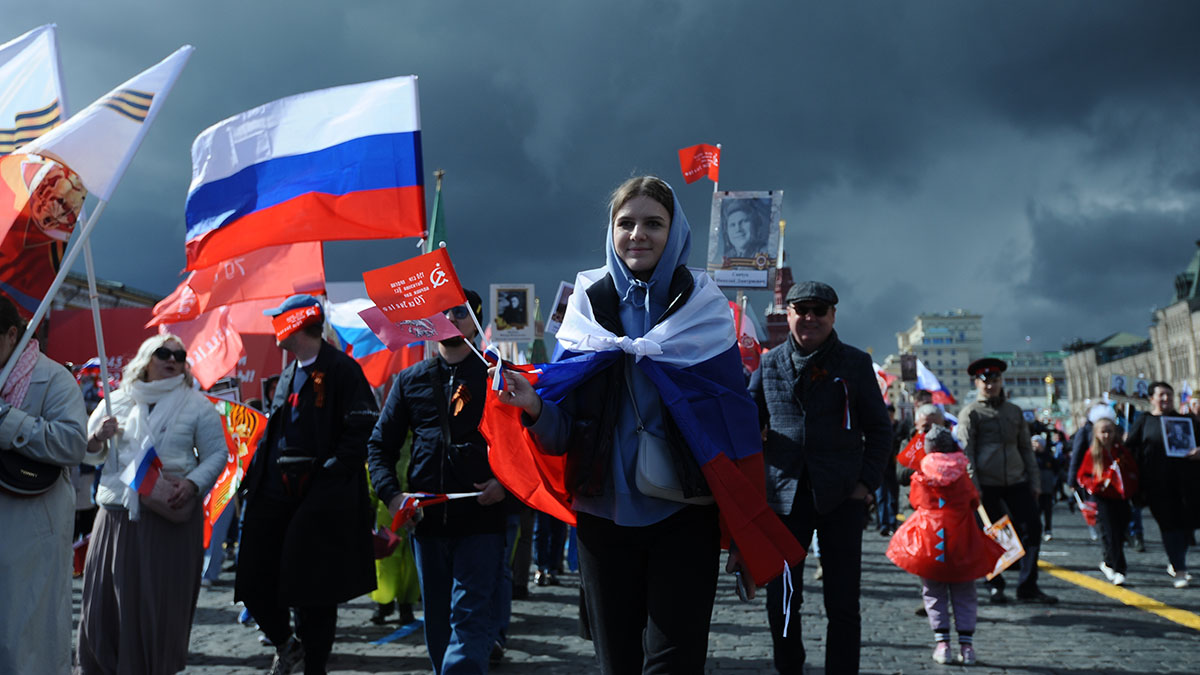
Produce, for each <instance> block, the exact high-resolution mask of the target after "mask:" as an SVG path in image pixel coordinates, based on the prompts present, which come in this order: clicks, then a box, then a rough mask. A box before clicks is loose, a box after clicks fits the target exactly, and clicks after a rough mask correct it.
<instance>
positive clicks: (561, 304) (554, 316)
mask: <svg viewBox="0 0 1200 675" xmlns="http://www.w3.org/2000/svg"><path fill="white" fill-rule="evenodd" d="M574 292H575V284H573V283H570V282H568V281H560V282H558V293H555V294H554V309H553V310H552V311H551V312H550V320H549V321H547V322H546V332H547V333H557V332H558V329H559V328H561V327H562V320H563V317H564V316H566V315H567V301H568V300H570V299H571V294H572V293H574Z"/></svg>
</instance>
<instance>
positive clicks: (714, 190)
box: [713, 143, 721, 195]
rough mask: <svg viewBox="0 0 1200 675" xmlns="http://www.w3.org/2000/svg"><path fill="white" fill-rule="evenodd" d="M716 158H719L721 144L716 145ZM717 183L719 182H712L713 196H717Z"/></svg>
mask: <svg viewBox="0 0 1200 675" xmlns="http://www.w3.org/2000/svg"><path fill="white" fill-rule="evenodd" d="M717 156H718V157H720V156H721V144H720V143H717ZM718 161H719V160H718ZM719 182H720V181H719V180H714V181H713V194H714V195H715V194H717V184H718V183H719Z"/></svg>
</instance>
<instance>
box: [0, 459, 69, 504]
mask: <svg viewBox="0 0 1200 675" xmlns="http://www.w3.org/2000/svg"><path fill="white" fill-rule="evenodd" d="M62 472H63V469H62V467H61V466H57V465H55V464H48V463H46V462H39V461H37V460H36V459H29V458H28V457H26V456H24V455H22V454H19V453H16V452H10V451H8V450H0V491H3V492H7V493H8V494H11V495H14V496H16V497H37V496H38V495H43V494H46V493H47V492H49V491H50V488H52V487H54V483H55V482H56V481H57V480H58V477H59V476H61V475H62Z"/></svg>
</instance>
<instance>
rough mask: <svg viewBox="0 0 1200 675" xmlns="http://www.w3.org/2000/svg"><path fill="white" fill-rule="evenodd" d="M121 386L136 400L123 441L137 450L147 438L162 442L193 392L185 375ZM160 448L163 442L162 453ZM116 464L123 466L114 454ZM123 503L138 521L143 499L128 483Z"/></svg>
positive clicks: (126, 421)
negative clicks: (152, 407) (184, 378)
mask: <svg viewBox="0 0 1200 675" xmlns="http://www.w3.org/2000/svg"><path fill="white" fill-rule="evenodd" d="M121 386H122V388H123V389H125V391H126V393H128V394H129V398H130V400H131V401H133V410H131V411H130V413H129V416H128V417H127V418H125V429H124V430H123V436H124V439H123V440H124V442H125V443H127V444H128V446H129V447H130V448H133V449H134V452H136V451H137V449H138V448H141V447H142V442H143V441H144V440H145V439H146V438H149V439H150V442H151V443H154V444H158V443H161V442H162V439H163V438H164V437H165V436H166V430H167V428H168V427H170V426H171V425H172V424H174V422H175V418H176V417H177V416H178V415H179V411H180V410H181V409H182V408H183V406H184V404H185V403H186V402H187V398H188V394H189V393H190V392H191V390H190V389H188V387H187V385H186V384H185V383H184V380H183V375H182V374H180V375H176V376H175V377H168V378H166V379H162V380H154V381H152V382H143V381H141V380H133V381H131V382H126V383H125V384H123V385H121ZM151 405H153V406H154V410H153V412H152V411H151V410H150V406H151ZM161 447H162V446H161V445H160V446H159V448H160V452H161ZM113 464H114V465H115V466H117V467H120V462H119V460H118V459H117V458H116V457H115V456H114V457H113ZM121 504H122V505H124V506H125V508H126V509H128V510H129V519H130V520H138V517H139V514H140V510H141V509H140V506H141V501H140V500H139V499H138V494H137V491H135V490H133V489H131V488H130V487H128V486H126V487H125V491H124V492H123V493H122V495H121Z"/></svg>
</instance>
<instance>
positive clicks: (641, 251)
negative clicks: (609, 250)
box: [613, 196, 671, 281]
mask: <svg viewBox="0 0 1200 675" xmlns="http://www.w3.org/2000/svg"><path fill="white" fill-rule="evenodd" d="M670 233H671V214H669V213H667V209H666V208H664V207H663V205H662V204H659V203H658V202H657V201H655V200H654V199H651V198H650V197H646V196H638V197H634V198H632V199H630V200H629V201H627V202H625V203H624V204H622V205H621V208H619V209H617V213H616V215H615V216H613V249H615V250H616V252H617V257H619V258H620V259H621V260H622V261H623V262H624V263H625V266H626V267H628V268H629V271H630V272H633V275H634V276H635V277H637V278H638V279H641V280H642V281H645V280H647V279H649V278H650V275H651V274H653V272H654V268H655V267H656V266H657V265H658V261H659V259H660V258H662V254H663V250H665V249H666V247H667V238H668V236H669V235H670Z"/></svg>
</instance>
